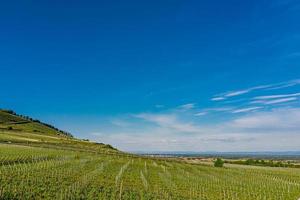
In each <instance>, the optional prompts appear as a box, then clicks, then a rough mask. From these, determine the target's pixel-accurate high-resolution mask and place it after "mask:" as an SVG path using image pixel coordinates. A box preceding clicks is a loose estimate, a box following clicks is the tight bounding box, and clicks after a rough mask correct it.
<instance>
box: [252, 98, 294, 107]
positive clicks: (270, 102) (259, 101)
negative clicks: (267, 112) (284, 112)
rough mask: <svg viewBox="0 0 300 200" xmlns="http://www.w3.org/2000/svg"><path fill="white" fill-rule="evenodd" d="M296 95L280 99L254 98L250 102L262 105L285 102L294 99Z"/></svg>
mask: <svg viewBox="0 0 300 200" xmlns="http://www.w3.org/2000/svg"><path fill="white" fill-rule="evenodd" d="M297 99H298V98H297V97H289V98H282V99H275V100H256V101H251V102H250V103H251V104H264V105H272V104H278V103H285V102H290V101H296V100H297Z"/></svg>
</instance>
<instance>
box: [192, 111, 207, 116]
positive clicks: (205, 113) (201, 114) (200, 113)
mask: <svg viewBox="0 0 300 200" xmlns="http://www.w3.org/2000/svg"><path fill="white" fill-rule="evenodd" d="M194 115H195V116H203V115H207V112H198V113H196V114H194Z"/></svg>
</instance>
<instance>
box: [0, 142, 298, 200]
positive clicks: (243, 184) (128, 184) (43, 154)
mask: <svg viewBox="0 0 300 200" xmlns="http://www.w3.org/2000/svg"><path fill="white" fill-rule="evenodd" d="M299 197H300V169H289V168H268V167H249V166H247V167H239V166H238V165H234V167H226V168H215V167H212V166H205V165H193V164H187V163H182V162H176V161H165V160H163V159H155V158H144V157H135V156H133V157H132V156H130V155H122V154H120V155H118V154H116V155H105V154H96V153H90V152H79V151H78V152H76V151H69V150H64V148H63V147H62V148H61V149H60V150H55V149H51V148H40V147H30V146H22V145H14V144H1V145H0V199H207V200H208V199H211V200H215V199H244V200H250V199H257V200H258V199H259V200H264V199H267V200H272V199H274V200H280V199H281V200H289V199H290V200H295V199H298V198H299Z"/></svg>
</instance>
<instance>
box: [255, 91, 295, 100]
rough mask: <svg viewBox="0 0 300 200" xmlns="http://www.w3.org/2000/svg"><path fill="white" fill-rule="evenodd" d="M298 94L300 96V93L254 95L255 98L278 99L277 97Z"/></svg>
mask: <svg viewBox="0 0 300 200" xmlns="http://www.w3.org/2000/svg"><path fill="white" fill-rule="evenodd" d="M297 96H300V93H293V94H279V95H267V96H258V97H254V98H253V99H258V100H264V99H277V98H286V97H297Z"/></svg>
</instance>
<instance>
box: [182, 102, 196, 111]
mask: <svg viewBox="0 0 300 200" xmlns="http://www.w3.org/2000/svg"><path fill="white" fill-rule="evenodd" d="M195 106H196V104H195V103H188V104H184V105H181V106H179V108H180V109H183V110H190V109H193V108H195Z"/></svg>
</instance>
